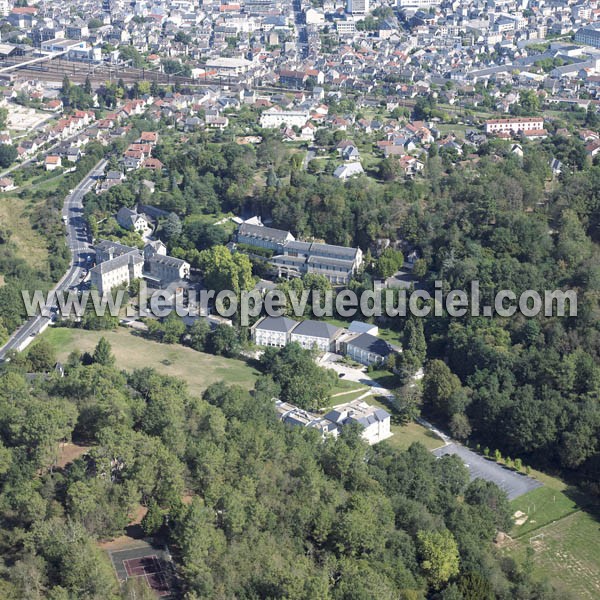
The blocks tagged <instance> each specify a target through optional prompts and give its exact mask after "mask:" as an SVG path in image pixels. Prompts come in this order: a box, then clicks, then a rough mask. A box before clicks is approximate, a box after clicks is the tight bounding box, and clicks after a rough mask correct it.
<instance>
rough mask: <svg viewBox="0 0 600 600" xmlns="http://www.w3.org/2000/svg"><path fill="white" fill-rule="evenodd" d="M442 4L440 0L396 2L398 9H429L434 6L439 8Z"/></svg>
mask: <svg viewBox="0 0 600 600" xmlns="http://www.w3.org/2000/svg"><path fill="white" fill-rule="evenodd" d="M441 3H442V1H441V0H398V8H399V9H405V8H415V9H416V8H422V9H429V8H433V7H435V6H439V5H440V4H441Z"/></svg>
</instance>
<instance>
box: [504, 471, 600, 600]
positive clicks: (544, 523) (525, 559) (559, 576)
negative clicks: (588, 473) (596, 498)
mask: <svg viewBox="0 0 600 600" xmlns="http://www.w3.org/2000/svg"><path fill="white" fill-rule="evenodd" d="M533 474H534V475H535V476H536V477H537V478H538V479H540V481H543V483H544V487H542V488H537V489H535V490H532V491H531V492H528V493H527V494H524V495H523V496H521V497H519V498H516V499H515V500H513V501H512V502H511V507H512V508H513V509H514V511H515V512H516V511H517V510H520V511H521V512H523V513H525V514H526V515H528V517H529V518H528V519H527V520H526V521H525V523H523V524H522V525H515V526H514V527H513V529H512V531H511V532H510V536H511V537H512V540H509V541H508V543H507V544H505V545H504V546H503V548H502V552H504V553H505V554H508V555H510V556H512V557H513V558H515V559H516V560H517V561H518V562H519V563H520V564H522V565H524V566H525V568H528V569H531V572H532V573H533V576H534V577H535V578H538V579H544V580H548V581H549V582H550V583H551V584H552V585H553V586H554V587H555V588H556V589H557V590H558V592H559V594H561V596H562V597H564V598H585V599H589V600H592V599H594V598H598V597H600V522H599V521H598V519H597V517H596V516H595V515H598V514H599V513H598V510H597V508H598V507H597V506H596V510H593V507H592V504H591V499H590V498H589V497H587V496H584V495H583V494H582V493H581V492H579V491H577V490H575V489H573V488H569V487H568V486H567V484H565V483H564V482H563V481H561V480H560V479H557V478H555V477H551V476H549V475H545V474H542V473H538V472H537V471H534V472H533ZM583 507H588V508H590V509H592V510H590V512H588V511H586V510H582V508H583Z"/></svg>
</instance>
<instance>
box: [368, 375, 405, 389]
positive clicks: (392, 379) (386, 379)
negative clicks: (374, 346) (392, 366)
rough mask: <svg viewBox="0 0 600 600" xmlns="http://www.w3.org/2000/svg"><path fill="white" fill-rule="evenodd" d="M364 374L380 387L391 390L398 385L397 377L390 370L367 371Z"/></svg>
mask: <svg viewBox="0 0 600 600" xmlns="http://www.w3.org/2000/svg"><path fill="white" fill-rule="evenodd" d="M365 375H366V377H368V378H369V379H373V380H374V381H376V382H377V384H378V385H379V386H380V387H382V388H386V389H388V390H393V389H394V388H396V387H398V381H397V377H396V375H394V374H393V373H390V371H384V370H381V371H371V372H369V371H367V372H366V374H365Z"/></svg>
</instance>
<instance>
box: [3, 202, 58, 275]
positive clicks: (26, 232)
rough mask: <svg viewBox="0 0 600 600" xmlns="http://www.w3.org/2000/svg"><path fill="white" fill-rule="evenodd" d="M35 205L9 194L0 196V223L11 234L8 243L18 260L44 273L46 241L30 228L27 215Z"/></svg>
mask: <svg viewBox="0 0 600 600" xmlns="http://www.w3.org/2000/svg"><path fill="white" fill-rule="evenodd" d="M36 206H37V204H36V203H32V202H28V201H26V200H22V199H21V198H17V197H16V196H13V195H11V194H10V193H9V194H0V223H1V224H2V226H3V227H4V228H6V229H8V230H10V232H11V236H10V241H11V242H12V243H13V244H14V246H15V247H16V253H17V256H19V258H22V259H24V260H25V261H26V262H27V264H28V265H29V266H31V267H32V268H34V269H40V270H41V271H44V270H45V269H46V265H47V261H48V252H47V250H46V240H45V239H44V238H43V237H42V236H41V235H40V234H39V233H38V232H37V231H34V229H33V228H32V227H31V222H30V220H29V216H28V215H29V213H30V212H32V211H33V210H35V209H36Z"/></svg>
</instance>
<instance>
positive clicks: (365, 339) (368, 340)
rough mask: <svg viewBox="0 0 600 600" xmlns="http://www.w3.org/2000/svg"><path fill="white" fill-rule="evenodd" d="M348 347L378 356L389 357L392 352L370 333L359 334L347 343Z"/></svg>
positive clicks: (386, 344) (388, 346)
mask: <svg viewBox="0 0 600 600" xmlns="http://www.w3.org/2000/svg"><path fill="white" fill-rule="evenodd" d="M348 346H354V347H355V348H360V349H361V350H366V351H367V352H371V353H373V354H378V355H379V356H383V357H384V358H385V357H386V356H389V355H390V354H391V352H392V348H391V346H390V345H389V344H388V343H387V342H386V341H385V340H382V339H380V338H378V337H375V336H374V335H371V334H370V333H361V334H360V335H359V336H358V337H355V338H354V339H352V340H349V341H348Z"/></svg>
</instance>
